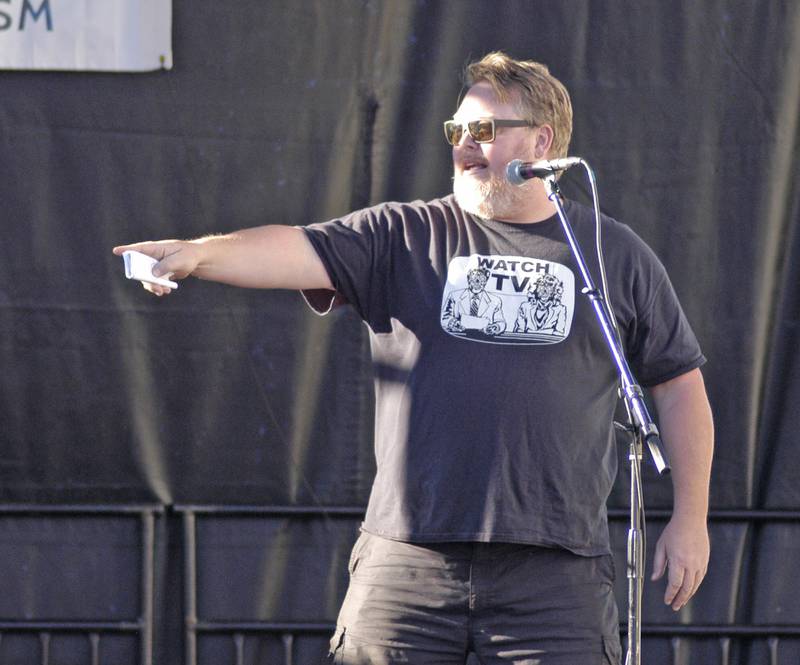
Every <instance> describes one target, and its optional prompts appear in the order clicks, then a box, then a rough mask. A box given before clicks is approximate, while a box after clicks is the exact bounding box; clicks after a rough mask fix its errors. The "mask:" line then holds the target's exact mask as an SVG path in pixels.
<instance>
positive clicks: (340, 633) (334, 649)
mask: <svg viewBox="0 0 800 665" xmlns="http://www.w3.org/2000/svg"><path fill="white" fill-rule="evenodd" d="M328 662H329V663H333V665H341V663H344V626H336V632H335V633H334V634H333V637H332V638H331V643H330V649H329V650H328Z"/></svg>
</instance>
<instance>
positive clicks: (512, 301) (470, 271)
mask: <svg viewBox="0 0 800 665" xmlns="http://www.w3.org/2000/svg"><path fill="white" fill-rule="evenodd" d="M574 311H575V275H574V274H573V273H572V271H571V270H570V269H569V268H568V267H567V266H565V265H562V264H560V263H555V262H553V261H545V260H543V259H534V258H531V257H527V256H496V255H490V256H482V255H480V254H472V255H470V256H457V257H455V258H454V259H452V260H451V261H450V264H449V265H448V267H447V283H446V284H445V287H444V293H443V294H442V315H441V323H442V328H443V329H444V331H445V332H447V333H449V334H451V335H454V336H455V337H461V338H463V339H468V340H472V341H475V342H488V343H490V344H555V343H557V342H561V341H562V340H564V339H565V338H566V337H567V335H569V330H570V326H571V325H572V315H573V313H574Z"/></svg>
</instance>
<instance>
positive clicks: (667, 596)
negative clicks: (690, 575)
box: [664, 562, 687, 609]
mask: <svg viewBox="0 0 800 665" xmlns="http://www.w3.org/2000/svg"><path fill="white" fill-rule="evenodd" d="M667 571H668V572H667V589H666V591H665V592H664V602H665V603H666V604H667V605H672V603H673V602H674V601H675V597H676V596H677V595H678V592H679V591H680V590H681V587H682V586H683V583H684V580H685V578H686V577H687V576H686V570H685V569H684V568H683V567H680V568H679V567H678V566H677V565H676V564H674V563H672V562H669V563H668V564H667ZM673 609H674V608H673Z"/></svg>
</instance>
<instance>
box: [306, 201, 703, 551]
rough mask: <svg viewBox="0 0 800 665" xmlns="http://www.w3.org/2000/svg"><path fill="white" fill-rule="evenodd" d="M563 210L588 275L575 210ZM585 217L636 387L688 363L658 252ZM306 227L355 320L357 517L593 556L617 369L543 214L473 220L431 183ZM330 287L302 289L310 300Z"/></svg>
mask: <svg viewBox="0 0 800 665" xmlns="http://www.w3.org/2000/svg"><path fill="white" fill-rule="evenodd" d="M565 207H566V212H567V215H568V217H569V219H570V222H571V224H572V226H573V230H574V232H575V235H576V237H577V238H578V241H579V242H580V244H581V246H582V247H583V248H584V254H585V255H586V258H587V261H588V262H589V268H590V270H591V271H592V274H593V275H594V276H595V280H596V281H598V282H599V277H598V275H599V271H598V266H597V260H596V258H595V257H594V253H593V252H591V251H589V250H590V249H592V248H593V247H594V233H595V231H594V218H593V215H592V212H591V210H589V209H587V208H585V207H583V206H581V205H579V204H577V203H574V202H570V201H567V202H566V204H565ZM602 225H603V238H604V240H603V243H604V250H605V251H604V254H605V261H606V270H607V274H608V280H609V290H610V295H611V301H612V305H613V307H614V312H615V315H616V317H617V320H618V324H619V327H620V330H621V334H622V339H623V343H624V346H625V349H626V352H627V354H628V359H629V362H630V364H631V368H632V370H633V372H634V374H635V376H636V378H637V379H638V381H639V383H640V384H642V385H644V386H648V385H654V384H658V383H661V382H663V381H666V380H668V379H671V378H674V377H676V376H678V375H680V374H682V373H684V372H687V371H689V370H690V369H693V368H695V367H698V366H700V365H701V364H702V363H703V362H704V358H703V356H702V354H701V352H700V349H699V346H698V344H697V340H696V338H695V336H694V334H693V333H692V331H691V329H690V327H689V325H688V323H687V321H686V318H685V316H684V314H683V312H682V310H681V307H680V305H679V303H678V301H677V298H676V296H675V293H674V291H673V289H672V286H671V284H670V282H669V279H668V277H667V275H666V272H665V270H664V268H663V266H662V265H661V263H660V262H659V261H658V259H657V258H656V257H655V255H654V254H653V252H652V251H651V250H650V249H649V248H648V247H647V246H646V245H645V244H644V242H642V240H640V239H639V238H638V237H637V236H636V235H635V234H634V233H633V232H632V231H631V230H630V229H629V228H628V227H626V226H624V225H622V224H620V223H618V222H616V221H614V220H612V219H610V218H607V217H604V218H602ZM306 233H307V235H308V237H309V239H310V241H311V243H312V244H313V246H314V248H315V249H316V251H317V253H318V254H319V256H320V259H321V260H322V262H323V263H324V265H325V267H326V269H327V271H328V274H329V276H330V278H331V282H332V283H333V284H334V285H335V287H336V292H337V295H338V296H339V298H343V299H344V300H346V301H347V302H348V303H350V304H351V305H352V306H353V307H355V309H356V311H357V312H358V313H359V315H360V316H361V318H362V319H363V320H364V322H365V323H366V324H367V326H368V328H369V331H370V342H371V348H372V357H373V363H374V375H375V394H376V422H375V455H376V461H377V473H376V477H375V481H374V484H373V488H372V493H371V495H370V500H369V506H368V509H367V515H366V519H365V522H364V525H363V528H364V529H365V530H367V531H369V532H371V533H375V534H378V535H381V536H384V537H387V538H393V539H397V540H403V541H408V542H437V541H496V542H514V543H530V544H536V545H545V546H558V547H564V548H566V549H569V550H571V551H573V552H576V553H578V554H583V555H595V554H601V553H606V552H608V551H609V542H608V527H607V520H606V508H605V502H606V499H607V498H608V495H609V493H610V491H611V486H612V484H613V481H614V476H615V474H616V459H617V458H616V453H615V450H614V443H615V439H614V435H613V423H612V420H613V414H614V409H615V405H616V381H617V375H616V369H615V366H614V364H613V361H612V359H611V355H610V352H609V351H608V349H607V347H606V345H605V341H604V338H603V335H602V331H601V329H600V326H599V323H598V322H597V320H596V318H595V314H594V311H593V308H592V305H591V303H590V301H589V300H588V298H586V297H585V296H584V295H582V294H581V291H580V290H581V288H582V286H583V283H582V281H581V276H580V272H579V270H578V267H577V264H576V263H575V261H574V259H573V257H572V255H571V252H570V248H569V246H568V244H567V242H566V238H565V236H564V233H563V230H562V228H561V225H560V221H559V220H558V218H557V217H556V216H554V217H552V218H550V219H547V220H545V221H542V222H538V223H535V224H512V223H507V222H500V221H495V220H484V219H481V218H478V217H475V216H473V215H470V214H468V213H465V212H463V211H462V210H461V209H460V208H459V207H458V204H457V203H456V202H455V200H454V198H453V197H452V196H448V197H445V198H442V199H436V200H433V201H430V202H427V203H423V202H421V201H417V202H413V203H407V204H402V203H386V204H382V205H379V206H375V207H373V208H368V209H365V210H360V211H358V212H354V213H352V214H350V215H348V216H346V217H343V218H341V219H337V220H333V221H330V222H326V223H323V224H313V225H310V226H308V227H306ZM321 296H322V297H321ZM332 296H333V294H331V293H330V292H324V293H320V292H312V293H308V294H307V297H308V298H309V302H310V303H311V304H312V306H314V307H315V309H317V310H318V311H324V310H325V309H327V308H328V307H329V304H330V302H332Z"/></svg>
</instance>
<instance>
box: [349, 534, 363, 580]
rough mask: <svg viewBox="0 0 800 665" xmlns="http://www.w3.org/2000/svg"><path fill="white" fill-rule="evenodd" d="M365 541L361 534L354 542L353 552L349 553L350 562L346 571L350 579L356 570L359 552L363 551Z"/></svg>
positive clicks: (359, 558)
mask: <svg viewBox="0 0 800 665" xmlns="http://www.w3.org/2000/svg"><path fill="white" fill-rule="evenodd" d="M366 541H367V537H366V536H365V535H364V533H363V532H362V533H361V534H360V535H359V536H358V538H357V539H356V542H355V544H354V545H353V550H352V551H351V552H350V560H349V561H348V563H347V571H348V572H349V573H350V576H351V577H352V576H353V573H355V572H356V568H358V564H359V561H360V560H361V551H362V550H363V549H364V545H365V543H366Z"/></svg>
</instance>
